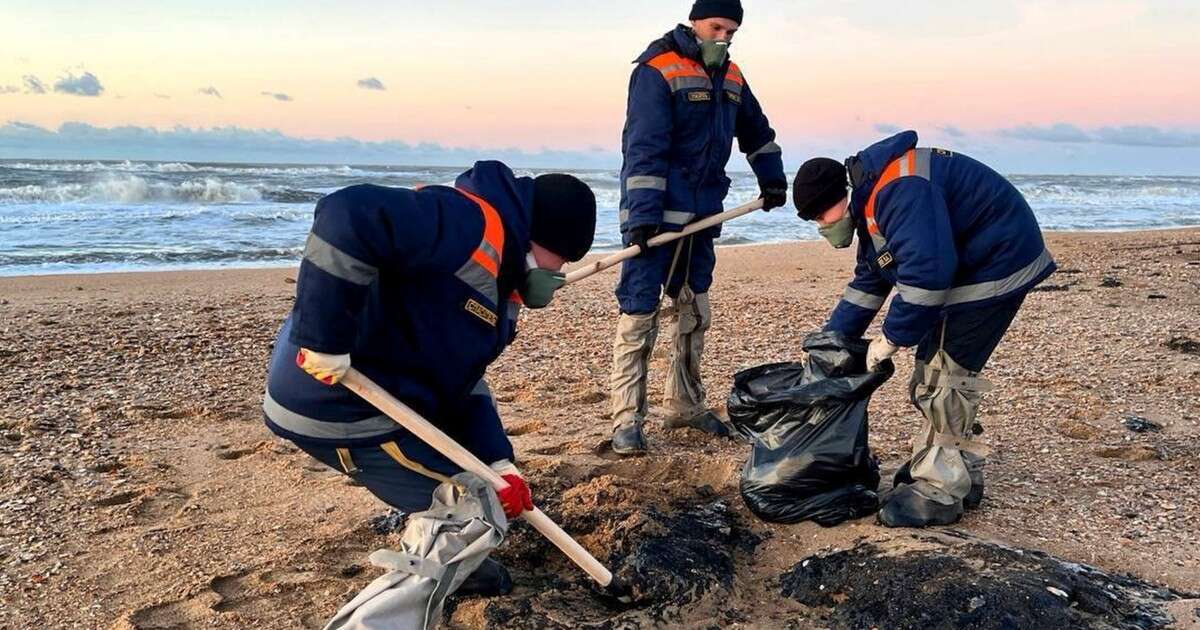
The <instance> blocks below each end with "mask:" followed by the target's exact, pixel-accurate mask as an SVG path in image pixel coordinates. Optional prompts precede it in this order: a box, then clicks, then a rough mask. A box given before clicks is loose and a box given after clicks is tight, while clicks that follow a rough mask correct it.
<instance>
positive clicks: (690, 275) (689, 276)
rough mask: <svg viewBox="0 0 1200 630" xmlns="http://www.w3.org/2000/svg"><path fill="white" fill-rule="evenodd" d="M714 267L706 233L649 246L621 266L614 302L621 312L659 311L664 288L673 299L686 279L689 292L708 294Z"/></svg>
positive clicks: (632, 313)
mask: <svg viewBox="0 0 1200 630" xmlns="http://www.w3.org/2000/svg"><path fill="white" fill-rule="evenodd" d="M716 266H717V253H716V250H715V249H714V246H713V238H712V236H711V235H709V234H708V232H701V233H699V234H694V235H692V236H688V237H685V238H683V239H682V240H680V241H677V242H675V243H668V244H666V245H660V246H658V247H652V248H650V251H648V252H646V253H644V254H642V255H640V256H638V257H636V258H630V259H629V260H626V261H625V262H624V263H622V264H621V280H620V282H619V283H618V284H617V303H618V304H619V305H620V307H621V312H622V313H627V314H630V315H645V314H648V313H653V312H655V311H657V310H658V300H659V298H660V297H661V296H662V293H663V286H664V285H665V286H666V289H667V291H666V293H667V296H668V297H670V298H674V297H675V296H677V295H679V292H680V290H682V289H683V283H684V281H685V280H686V281H687V283H688V287H689V288H691V290H692V293H695V294H696V295H701V294H703V293H708V289H709V288H710V287H711V286H712V280H713V269H714V268H715V267H716ZM672 267H673V268H674V272H673V273H672ZM668 275H670V278H668V277H667V276H668Z"/></svg>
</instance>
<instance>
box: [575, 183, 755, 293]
mask: <svg viewBox="0 0 1200 630" xmlns="http://www.w3.org/2000/svg"><path fill="white" fill-rule="evenodd" d="M762 207H763V201H762V199H756V200H754V201H751V202H750V203H748V204H746V205H744V206H738V207H736V208H734V209H733V210H726V211H725V212H722V213H720V214H714V215H712V216H709V217H704V218H703V219H700V220H699V221H695V222H693V223H689V224H687V225H686V226H685V227H684V228H683V229H682V230H680V231H678V232H663V233H662V234H659V235H658V236H655V237H654V238H652V239H650V240H648V241H646V245H648V246H650V247H658V246H659V245H665V244H667V243H670V242H671V241H677V240H679V239H681V238H683V237H685V236H691V235H692V234H695V233H696V232H699V231H701V230H706V229H708V228H710V227H712V226H714V225H720V224H722V223H724V222H726V221H728V220H730V219H736V218H738V217H740V216H743V215H747V214H750V213H751V212H754V211H755V210H759V209H761V208H762ZM641 253H642V248H641V247H639V246H637V245H630V246H629V247H626V248H625V249H622V250H621V251H619V252H617V253H615V254H613V255H612V256H608V257H605V258H601V259H600V260H597V261H596V262H594V263H590V264H587V265H584V266H582V267H580V268H579V269H576V270H574V271H572V272H571V273H568V274H567V281H566V284H572V283H574V282H579V281H580V280H583V279H584V278H590V277H591V276H594V275H596V274H598V273H600V272H601V271H604V270H605V269H608V268H610V267H615V266H617V265H619V264H621V263H622V262H625V261H626V260H629V259H630V258H633V257H635V256H637V255H638V254H641Z"/></svg>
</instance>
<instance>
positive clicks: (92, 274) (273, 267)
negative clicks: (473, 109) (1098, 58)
mask: <svg viewBox="0 0 1200 630" xmlns="http://www.w3.org/2000/svg"><path fill="white" fill-rule="evenodd" d="M1170 232H1179V233H1186V232H1196V235H1197V237H1200V225H1194V226H1185V227H1169V228H1139V229H1135V230H1045V233H1046V234H1050V235H1053V237H1054V238H1056V239H1057V238H1086V237H1089V236H1090V237H1094V238H1095V240H1098V241H1103V240H1108V239H1107V238H1105V237H1132V236H1138V235H1143V234H1162V233H1170ZM820 242H821V241H820V239H807V240H805V239H797V240H784V241H768V242H758V243H733V244H728V245H718V248H720V249H744V248H750V247H779V248H782V247H789V246H796V245H804V246H811V245H812V244H814V243H820ZM616 251H619V250H616V249H607V250H603V251H600V250H596V251H593V252H592V253H590V254H588V258H597V257H603V256H606V255H608V254H611V253H613V252H616ZM298 266H299V261H294V262H287V263H279V264H255V263H249V264H246V265H221V266H209V267H205V266H194V267H193V266H185V267H161V268H151V269H124V270H95V271H68V272H53V273H23V274H11V275H6V274H5V273H4V271H3V269H0V291H2V290H3V288H4V286H3V284H4V282H5V281H6V280H14V279H20V278H46V279H55V278H58V279H69V278H76V277H85V278H96V277H99V276H104V275H111V276H122V277H124V276H136V275H139V274H171V273H205V274H207V273H212V272H242V273H253V272H259V271H278V270H285V269H296V268H297V267H298ZM568 268H570V265H568Z"/></svg>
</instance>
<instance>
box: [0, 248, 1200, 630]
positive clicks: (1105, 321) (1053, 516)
mask: <svg viewBox="0 0 1200 630" xmlns="http://www.w3.org/2000/svg"><path fill="white" fill-rule="evenodd" d="M1048 240H1049V244H1050V247H1051V249H1052V251H1053V252H1054V254H1055V256H1056V259H1057V260H1058V262H1059V265H1060V268H1061V271H1060V272H1059V273H1058V274H1057V275H1055V276H1053V277H1052V278H1051V279H1050V280H1049V281H1048V282H1047V283H1046V284H1045V285H1043V287H1042V288H1043V290H1041V291H1038V292H1036V293H1033V294H1032V295H1031V296H1030V298H1029V299H1028V300H1027V302H1026V306H1025V308H1024V310H1023V311H1022V313H1021V315H1020V316H1019V317H1018V319H1017V321H1016V323H1015V325H1014V328H1013V329H1012V331H1011V332H1010V333H1009V336H1008V338H1007V339H1006V340H1005V342H1004V343H1003V344H1002V345H1001V346H1000V348H999V350H998V351H997V353H996V355H995V356H994V358H993V360H992V362H991V365H990V366H989V370H988V372H987V376H988V377H989V378H990V379H991V380H992V381H993V382H994V383H995V384H996V386H997V389H996V391H995V392H994V393H992V394H991V395H989V397H988V398H987V400H986V402H985V404H984V408H983V411H982V414H981V419H982V422H983V424H984V426H985V428H986V433H985V434H984V437H985V438H986V440H987V441H988V442H989V443H990V444H991V445H992V447H993V449H994V451H995V455H994V457H993V458H992V460H991V463H990V465H989V468H988V495H987V499H986V500H985V502H984V505H983V507H982V508H981V509H980V510H978V511H975V512H971V513H969V515H968V516H967V518H966V519H965V520H964V521H963V522H962V523H961V524H960V525H959V526H958V527H957V528H956V529H957V530H959V531H962V532H965V533H966V534H969V535H971V536H974V537H979V538H982V539H994V540H1000V541H1004V542H1007V543H1010V544H1013V545H1019V546H1022V547H1027V548H1032V549H1039V550H1044V551H1047V552H1050V553H1053V554H1056V555H1058V556H1061V557H1064V558H1067V559H1070V560H1073V561H1078V562H1083V563H1087V564H1090V565H1094V566H1096V567H1099V568H1101V569H1104V570H1106V571H1112V572H1118V573H1123V572H1129V573H1134V574H1136V575H1138V576H1140V577H1141V578H1144V579H1145V580H1148V581H1150V582H1153V583H1156V584H1162V585H1165V586H1169V587H1172V588H1174V589H1178V590H1180V591H1191V592H1196V591H1200V544H1198V543H1197V538H1196V534H1195V532H1196V531H1200V484H1197V483H1196V477H1197V474H1198V473H1200V402H1197V401H1200V322H1198V319H1197V315H1198V314H1200V230H1194V229H1193V230H1179V231H1162V232H1144V233H1114V234H1095V233H1093V234H1052V235H1050V236H1049V238H1048ZM851 256H852V254H850V253H848V252H833V251H831V250H830V249H829V248H828V247H827V246H825V245H823V244H820V243H797V244H786V245H768V246H748V247H737V248H727V249H723V250H721V252H720V257H719V263H718V270H717V279H716V283H715V285H714V289H713V291H712V293H711V296H712V301H713V308H714V312H715V323H714V326H713V329H712V331H711V333H710V335H709V338H708V349H707V355H706V360H705V364H704V375H705V378H706V382H707V385H708V390H709V398H710V402H711V403H712V404H714V405H715V406H721V405H722V403H723V400H724V398H725V396H726V395H727V394H728V391H729V387H730V384H731V379H732V376H733V374H734V373H735V372H736V371H737V370H739V369H743V368H746V367H750V366H753V365H758V364H761V363H766V362H771V361H780V360H792V359H798V358H799V357H800V352H799V348H800V344H801V341H802V340H803V338H804V336H805V335H806V334H807V333H809V332H811V331H814V330H816V329H818V328H819V327H820V326H821V324H822V323H823V321H824V319H825V317H826V316H827V314H828V312H829V310H830V309H831V308H832V307H833V305H834V303H835V302H836V300H837V297H838V296H839V295H840V293H841V291H842V287H843V286H844V283H845V281H846V280H847V279H848V278H849V269H850V268H851V264H852V259H851ZM294 276H295V270H294V269H273V270H236V271H199V272H168V273H144V274H141V273H139V274H102V275H77V276H46V277H21V278H0V365H3V367H4V383H5V384H4V386H3V387H2V388H0V392H2V393H0V396H2V401H3V411H2V412H0V475H2V476H0V628H26V627H43V626H44V627H83V628H93V627H101V628H106V627H122V628H131V627H136V628H200V627H205V628H209V627H231V628H232V627H262V628H292V627H297V626H301V627H320V625H321V624H323V623H324V621H325V620H326V619H328V617H329V616H330V615H331V614H332V613H333V612H334V610H336V608H337V607H338V606H340V605H341V604H342V603H344V602H345V601H347V600H348V599H349V598H350V597H351V596H352V594H353V593H354V592H356V591H357V590H358V589H360V588H361V587H362V586H363V585H365V584H366V583H367V582H368V581H370V580H371V579H373V578H374V577H375V576H376V575H377V574H378V573H377V571H376V570H375V569H374V568H372V567H370V566H368V563H367V562H366V555H367V553H369V552H370V551H371V550H373V549H376V548H379V547H384V546H387V544H388V541H389V536H394V534H390V535H389V534H380V533H377V532H376V531H375V529H373V528H372V526H371V524H370V521H371V519H372V517H374V516H377V515H379V514H381V513H382V512H383V506H382V504H380V503H378V502H377V501H375V500H374V499H373V498H372V497H371V496H370V495H369V494H368V493H367V492H366V491H365V490H363V489H361V488H357V487H354V486H352V485H350V484H348V483H347V482H346V481H345V480H344V479H343V478H342V477H341V476H340V475H338V474H335V473H331V472H330V471H328V470H325V469H324V468H322V467H321V466H320V465H319V464H317V463H316V462H315V461H313V460H311V459H308V458H307V457H306V456H304V455H303V454H302V453H298V452H296V451H295V449H294V448H291V447H289V446H288V445H287V444H285V443H282V442H280V441H278V440H276V439H274V438H273V436H272V435H271V434H270V433H269V432H268V431H267V430H266V429H265V427H264V426H263V425H262V423H261V420H260V412H259V409H258V406H259V403H260V396H261V391H262V387H263V379H264V373H265V365H266V359H267V355H268V352H269V348H270V344H271V342H272V339H273V337H274V335H275V332H276V329H277V327H278V325H279V323H280V321H281V320H282V318H283V317H284V315H285V314H286V312H287V311H288V309H289V308H290V305H291V300H292V294H293V292H294V290H295V285H294V284H293V283H292V282H291V281H292V278H294ZM614 282H615V272H609V273H608V274H607V275H604V276H601V277H600V278H597V279H594V280H590V281H588V282H585V283H582V284H581V285H578V286H576V287H572V288H571V289H569V290H568V291H567V292H565V293H564V294H563V295H562V297H561V299H560V300H558V301H557V302H556V303H555V304H554V305H553V307H552V308H550V309H548V310H545V311H539V312H526V313H524V314H523V316H522V322H521V332H520V335H519V337H518V339H517V341H516V343H515V344H514V346H513V347H512V348H510V349H509V350H508V352H506V353H505V355H504V356H503V357H502V358H501V360H500V361H499V362H498V363H497V365H495V366H494V368H493V369H492V370H491V372H490V377H489V380H490V382H491V383H492V388H493V390H494V391H495V393H496V395H497V398H498V400H499V402H500V404H501V410H502V415H503V417H504V418H505V422H506V425H507V427H508V428H509V431H510V433H511V434H512V436H513V438H512V439H513V441H514V444H515V445H516V449H517V452H518V457H519V459H520V460H521V461H520V465H521V466H522V467H523V468H525V469H526V470H527V472H528V473H529V476H530V480H531V485H532V487H533V489H534V494H535V497H536V498H537V500H538V501H539V502H540V503H542V504H544V505H545V506H546V508H547V510H548V512H549V513H551V514H552V515H553V516H555V517H556V518H559V519H560V520H561V521H562V522H563V524H564V525H565V526H566V527H567V529H568V530H570V531H573V532H575V533H577V534H579V536H580V538H581V540H582V541H583V542H584V544H585V545H587V546H588V547H589V548H590V549H591V550H592V551H593V552H594V553H596V554H597V555H598V556H600V557H602V558H607V557H609V556H610V554H613V553H617V552H619V551H620V548H621V547H622V546H623V545H628V544H630V543H631V541H633V540H635V539H637V538H638V537H639V536H645V537H652V536H653V535H656V534H655V532H658V534H657V535H659V536H663V535H664V534H663V531H662V530H663V528H664V527H665V528H666V529H667V530H670V528H671V527H672V526H671V525H670V523H672V522H674V523H675V525H674V526H675V527H681V526H683V525H681V524H680V523H682V522H679V521H671V519H672V518H675V515H679V514H692V513H695V514H699V513H698V512H695V509H700V508H699V507H697V508H695V509H693V508H691V507H688V506H701V507H703V506H711V505H712V504H714V503H722V502H723V503H722V505H724V506H726V507H725V508H723V509H725V510H726V511H727V513H725V512H723V513H722V515H721V516H720V519H723V520H722V521H721V522H726V521H728V523H732V524H733V527H734V530H735V531H736V532H740V534H739V535H740V536H742V537H743V539H740V540H739V541H735V542H736V543H737V544H734V543H730V545H731V546H730V547H729V549H730V551H729V553H728V555H729V556H730V562H729V563H726V564H721V565H720V566H727V567H728V571H729V572H730V573H729V575H728V576H727V577H728V583H727V584H725V583H719V584H716V585H715V586H713V587H712V588H711V590H709V591H707V592H705V593H701V594H700V595H699V596H698V598H699V599H698V600H697V601H696V602H693V603H691V604H689V605H688V606H682V607H675V608H672V607H671V606H660V607H658V608H657V609H656V610H655V611H654V612H653V614H650V613H641V612H638V611H632V612H631V611H609V612H605V609H604V608H602V607H598V605H595V604H592V603H587V602H584V603H581V601H582V600H581V599H580V598H581V597H582V596H581V595H579V593H580V592H581V591H580V590H579V589H578V588H577V587H578V585H579V577H578V573H577V572H575V571H574V570H572V569H571V568H570V567H569V565H568V564H567V563H566V562H565V561H564V560H562V558H561V557H560V556H558V555H557V554H556V552H554V551H553V550H552V549H549V548H547V547H546V546H545V545H544V544H542V543H540V542H539V541H538V540H537V538H536V536H535V535H534V534H533V533H531V531H530V530H529V529H528V528H526V527H524V526H523V525H517V526H516V527H515V528H514V531H513V533H512V534H511V536H510V540H509V542H508V543H507V544H506V547H505V549H504V550H503V551H502V552H501V554H500V557H501V558H502V559H504V560H505V561H507V562H508V563H509V564H510V565H512V566H513V568H514V573H515V575H516V579H517V591H516V592H515V593H514V594H513V595H512V596H511V597H509V598H501V600H494V601H483V600H475V601H463V602H459V603H458V604H457V608H456V610H455V611H454V612H453V615H452V617H451V622H452V623H451V625H457V626H459V627H505V626H512V625H520V620H521V619H539V620H542V621H538V624H540V625H541V626H542V627H552V626H551V625H550V622H549V621H545V620H547V619H558V620H559V621H560V622H562V623H568V622H572V621H574V622H576V623H582V621H581V620H584V619H586V620H591V621H594V622H596V623H604V620H605V619H609V620H610V621H611V620H613V619H636V620H640V622H642V623H648V624H665V625H681V626H688V627H695V626H696V625H704V624H709V623H717V624H718V625H720V626H723V627H747V628H749V627H756V628H757V627H785V626H787V625H789V624H794V626H793V627H812V626H820V625H823V622H821V621H820V619H823V618H824V617H821V613H820V612H819V611H816V610H815V609H811V608H808V607H806V606H804V605H802V604H800V603H797V602H796V601H795V600H793V599H789V598H787V597H784V596H783V595H781V592H780V580H779V578H780V576H781V575H783V574H784V573H785V572H787V571H788V570H789V569H791V568H792V567H793V565H795V564H796V563H797V562H799V561H800V560H802V559H803V558H805V557H807V556H809V555H812V554H817V553H829V552H833V551H835V550H845V549H849V548H851V547H853V546H854V545H856V544H858V543H860V542H861V541H864V540H867V541H875V542H876V543H880V544H882V543H883V542H885V541H891V543H889V544H898V543H896V541H899V540H902V539H904V540H913V539H912V537H911V532H902V531H901V532H897V531H890V530H884V529H882V528H879V527H877V526H876V525H874V523H873V521H872V520H871V519H864V520H861V521H857V522H854V523H847V524H844V525H842V526H839V527H836V528H832V529H822V528H820V527H817V526H815V525H813V524H811V523H805V524H799V525H791V526H771V525H766V524H764V523H761V522H759V521H757V520H755V519H754V517H753V516H752V515H750V513H749V512H748V511H747V510H746V508H745V507H744V506H743V505H742V503H741V500H740V498H739V497H738V494H737V481H738V475H739V469H740V465H741V462H742V461H743V460H744V458H745V454H746V452H747V450H748V447H747V446H745V445H743V444H738V443H735V442H732V441H724V440H718V439H713V438H709V437H707V436H703V435H700V434H696V433H692V432H689V431H682V432H670V433H668V432H665V431H664V430H662V429H661V428H660V426H659V425H658V424H657V423H656V420H658V419H660V418H661V414H658V413H656V415H655V418H653V419H652V420H651V425H650V429H649V438H650V441H651V445H652V448H653V449H654V454H653V455H651V456H649V457H645V458H638V459H634V460H620V459H618V458H616V457H614V456H613V455H612V454H611V452H609V451H608V450H607V445H606V439H607V433H608V429H609V420H608V418H607V400H606V391H607V375H608V367H609V360H610V338H611V335H612V332H613V326H614V323H615V315H616V305H615V300H614V298H613V297H612V294H611V289H612V285H613V283H614ZM665 366H666V341H665V340H660V342H659V346H658V350H657V351H656V353H655V357H654V361H653V365H652V369H653V370H654V372H653V380H652V383H651V388H650V392H651V396H652V400H655V401H657V400H659V399H660V398H661V395H662V373H663V369H664V368H665ZM911 366H912V362H911V356H908V355H905V356H903V357H902V358H901V359H900V360H899V361H898V367H899V373H898V374H897V376H896V377H895V378H894V379H893V381H892V382H890V383H888V384H887V385H885V386H884V387H883V389H882V390H881V391H880V392H879V393H878V394H877V395H876V396H875V398H874V401H873V404H872V408H871V413H872V425H871V431H872V435H871V439H872V447H873V448H874V449H875V451H876V452H877V454H878V455H879V457H880V458H881V460H882V462H883V466H884V469H885V472H889V471H891V470H894V469H895V468H896V467H897V466H898V465H899V464H900V463H901V462H902V461H903V459H904V457H905V456H906V452H907V450H908V440H909V437H910V435H911V432H912V431H914V430H915V429H916V427H917V426H918V422H919V420H918V416H917V414H916V412H915V411H914V410H913V409H912V408H911V407H910V406H909V405H908V403H907V400H906V387H905V383H906V381H907V378H908V375H909V373H910V371H911ZM1129 415H1135V416H1140V417H1143V418H1147V419H1149V420H1151V421H1154V422H1156V423H1158V424H1160V425H1162V427H1163V428H1162V429H1161V430H1160V431H1147V432H1144V433H1135V432H1133V431H1131V430H1129V429H1128V428H1126V427H1125V426H1123V425H1122V420H1123V419H1124V418H1125V417H1126V416H1129ZM887 484H888V482H887V480H886V478H885V482H884V485H885V486H886V485H887ZM689 510H692V512H689ZM656 514H657V515H658V516H655V515H656ZM610 516H612V518H609V517H610ZM618 516H620V518H617V517H618ZM659 517H661V518H659ZM697 518H699V517H697ZM664 523H666V525H664ZM656 527H657V528H658V529H655V528H656ZM722 527H724V526H722ZM718 529H721V527H718ZM702 530H703V528H700V529H699V530H698V531H702ZM668 533H669V532H668ZM751 539H753V540H754V541H756V542H755V544H743V543H745V542H746V540H751ZM714 566H717V565H714ZM717 570H718V569H713V571H717ZM701 590H703V589H701ZM497 611H500V612H503V611H510V612H511V611H518V612H520V611H525V612H523V613H521V614H515V613H514V614H511V615H508V616H505V615H502V614H500V612H497ZM489 615H490V616H489ZM522 615H524V616H522ZM605 615H608V617H605ZM631 615H632V616H631ZM702 621H704V623H701V622H702Z"/></svg>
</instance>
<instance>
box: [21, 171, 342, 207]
mask: <svg viewBox="0 0 1200 630" xmlns="http://www.w3.org/2000/svg"><path fill="white" fill-rule="evenodd" d="M321 196H322V195H321V193H317V192H311V191H307V190H297V189H293V188H286V187H273V186H264V185H256V184H243V183H237V182H231V181H226V180H222V179H219V178H215V177H205V178H196V179H187V180H184V181H181V182H166V181H154V180H151V179H147V178H143V177H140V176H137V175H126V176H123V177H109V178H106V179H101V180H98V181H93V182H84V183H70V184H54V185H39V184H27V185H24V186H14V187H9V188H0V203H6V202H7V203H27V204H39V203H51V204H55V203H97V202H108V203H122V204H138V203H150V202H160V203H161V202H167V203H201V204H217V203H252V202H257V201H275V202H279V203H308V202H313V201H316V200H317V199H320V198H321Z"/></svg>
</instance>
